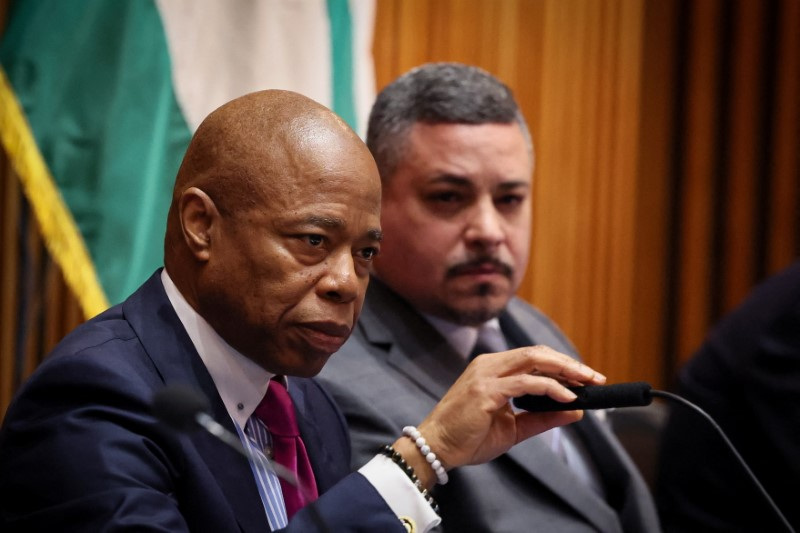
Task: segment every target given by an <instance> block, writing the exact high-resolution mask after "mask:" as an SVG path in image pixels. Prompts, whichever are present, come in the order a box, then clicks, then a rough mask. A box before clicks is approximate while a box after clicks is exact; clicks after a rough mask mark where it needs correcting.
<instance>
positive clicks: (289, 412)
mask: <svg viewBox="0 0 800 533" xmlns="http://www.w3.org/2000/svg"><path fill="white" fill-rule="evenodd" d="M255 414H256V416H257V417H258V418H260V419H261V420H262V421H263V422H264V424H266V426H267V429H268V430H269V434H270V436H271V437H272V450H273V460H274V461H275V462H276V463H278V464H280V465H282V466H284V467H286V468H287V469H289V470H290V471H292V472H294V474H295V476H296V477H297V482H298V486H297V487H295V486H293V485H292V484H291V483H289V482H288V481H286V480H284V479H283V478H280V483H281V490H282V491H283V501H284V503H285V504H286V515H287V516H288V517H289V519H291V518H292V516H294V514H295V513H296V512H297V511H299V510H300V509H301V508H302V507H303V506H305V505H306V504H308V503H310V502H312V501H314V500H316V499H317V496H318V493H317V483H316V481H315V480H314V472H313V471H312V470H311V463H310V462H309V460H308V453H307V452H306V447H305V445H304V444H303V440H302V439H301V438H300V430H299V428H298V426H297V416H296V415H295V412H294V405H293V404H292V399H291V397H289V393H288V392H287V391H286V387H284V385H283V383H281V382H280V381H278V380H276V379H273V380H272V381H271V382H270V384H269V387H268V388H267V394H265V395H264V399H263V400H261V403H260V404H259V405H258V407H256V411H255Z"/></svg>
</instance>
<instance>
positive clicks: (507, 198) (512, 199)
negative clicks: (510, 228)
mask: <svg viewBox="0 0 800 533" xmlns="http://www.w3.org/2000/svg"><path fill="white" fill-rule="evenodd" d="M522 200H523V197H522V196H520V195H518V194H506V195H503V196H501V197H500V198H498V199H497V200H495V202H496V203H497V204H499V205H519V204H521V203H522Z"/></svg>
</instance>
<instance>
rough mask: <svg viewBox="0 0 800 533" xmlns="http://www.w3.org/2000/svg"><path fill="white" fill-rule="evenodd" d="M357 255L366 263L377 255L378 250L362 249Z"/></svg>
mask: <svg viewBox="0 0 800 533" xmlns="http://www.w3.org/2000/svg"><path fill="white" fill-rule="evenodd" d="M359 253H360V254H361V257H362V259H366V260H367V261H372V259H373V258H374V257H375V256H376V255H378V249H377V248H372V247H370V248H364V249H363V250H361V252H359Z"/></svg>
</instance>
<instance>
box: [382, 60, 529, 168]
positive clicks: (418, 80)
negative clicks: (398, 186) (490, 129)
mask: <svg viewBox="0 0 800 533" xmlns="http://www.w3.org/2000/svg"><path fill="white" fill-rule="evenodd" d="M416 122H424V123H427V124H488V123H500V124H510V123H512V122H515V123H517V124H518V125H519V127H520V129H521V130H522V134H523V135H524V136H525V139H526V141H527V143H528V149H529V151H530V153H531V156H533V143H532V141H531V135H530V131H529V130H528V125H527V124H526V122H525V118H524V117H523V116H522V112H521V111H520V109H519V106H518V105H517V102H516V101H515V100H514V95H513V94H512V92H511V89H509V88H508V87H507V86H506V85H505V84H504V83H503V82H501V81H500V80H499V79H497V78H496V77H494V76H492V75H491V74H489V73H488V72H486V71H485V70H483V69H480V68H478V67H474V66H470V65H464V64H462V63H427V64H425V65H422V66H419V67H416V68H414V69H412V70H410V71H408V72H407V73H405V74H403V75H402V76H400V77H399V78H397V79H396V80H394V81H393V82H392V83H390V84H389V85H387V86H386V87H385V88H384V89H383V90H382V91H381V92H380V93H379V94H378V98H377V99H376V100H375V104H374V105H373V106H372V111H371V112H370V115H369V123H368V126H367V146H368V147H369V149H370V152H372V156H373V157H374V158H375V162H376V163H377V164H378V170H379V172H380V175H381V180H383V181H386V180H388V179H389V177H390V176H392V175H393V174H394V172H395V170H396V169H397V165H398V163H399V161H400V159H401V158H402V156H403V151H404V150H405V144H406V136H407V134H408V130H409V129H410V128H411V126H413V125H414V123H416Z"/></svg>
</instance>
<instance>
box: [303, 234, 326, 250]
mask: <svg viewBox="0 0 800 533" xmlns="http://www.w3.org/2000/svg"><path fill="white" fill-rule="evenodd" d="M305 239H306V242H308V244H310V245H311V246H314V247H316V246H321V245H322V243H323V242H325V238H324V237H323V236H322V235H313V234H312V235H306V236H305Z"/></svg>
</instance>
